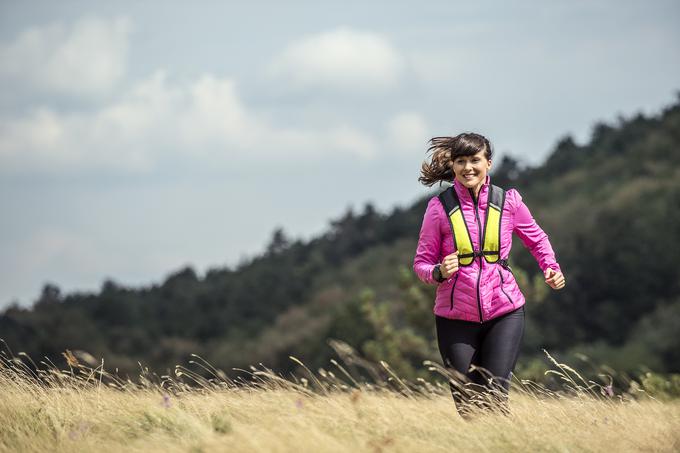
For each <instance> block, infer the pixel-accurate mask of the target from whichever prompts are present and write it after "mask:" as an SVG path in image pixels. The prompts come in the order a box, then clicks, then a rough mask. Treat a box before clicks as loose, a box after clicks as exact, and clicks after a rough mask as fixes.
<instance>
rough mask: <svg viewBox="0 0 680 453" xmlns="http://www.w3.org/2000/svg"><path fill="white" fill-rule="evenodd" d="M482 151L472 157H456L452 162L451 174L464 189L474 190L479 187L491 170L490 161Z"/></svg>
mask: <svg viewBox="0 0 680 453" xmlns="http://www.w3.org/2000/svg"><path fill="white" fill-rule="evenodd" d="M484 154H485V152H484V151H483V150H482V151H480V152H478V153H477V154H474V155H472V156H458V157H456V158H455V159H454V160H453V164H452V167H453V173H454V174H455V175H456V179H457V180H458V181H459V182H460V183H461V184H462V185H464V186H465V187H467V188H469V189H474V188H477V187H481V185H482V184H484V181H486V174H487V173H488V172H489V169H490V168H491V161H490V160H488V159H487V158H486V156H485V155H484Z"/></svg>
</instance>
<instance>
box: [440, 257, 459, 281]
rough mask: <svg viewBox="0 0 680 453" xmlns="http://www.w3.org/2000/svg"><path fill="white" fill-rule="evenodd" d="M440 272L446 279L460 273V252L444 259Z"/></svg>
mask: <svg viewBox="0 0 680 453" xmlns="http://www.w3.org/2000/svg"><path fill="white" fill-rule="evenodd" d="M439 271H440V272H441V273H442V277H444V278H449V277H450V276H451V275H453V274H454V273H456V272H458V250H456V251H455V252H453V253H452V254H450V255H446V256H445V257H444V261H442V264H441V266H440V267H439Z"/></svg>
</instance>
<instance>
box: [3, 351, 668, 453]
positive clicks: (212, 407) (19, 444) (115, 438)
mask: <svg viewBox="0 0 680 453" xmlns="http://www.w3.org/2000/svg"><path fill="white" fill-rule="evenodd" d="M66 357H67V359H68V361H69V364H70V367H69V369H66V370H60V369H57V368H56V367H54V366H46V367H45V366H44V367H35V368H31V367H29V366H28V365H27V364H28V363H29V362H30V359H29V358H27V357H22V356H21V354H19V356H18V357H14V356H9V355H7V354H3V357H2V360H1V361H0V450H1V451H8V452H22V451H34V452H44V451H57V452H61V451H64V452H66V451H69V452H71V451H87V452H94V451H96V452H113V451H116V452H117V451H130V452H144V453H149V452H154V451H159V452H161V451H163V452H175V451H177V452H180V451H181V452H210V451H229V452H288V451H296V452H298V451H302V452H346V451H352V452H354V451H360V452H362V451H365V452H429V451H432V452H456V451H461V452H467V451H475V452H501V451H502V452H506V451H510V452H512V451H518V452H519V451H521V452H526V451H531V452H542V451H545V452H599V451H607V452H609V451H615V452H628V451H650V452H651V451H680V429H679V427H680V401H677V400H671V401H659V400H657V399H655V398H653V397H651V396H648V395H644V394H643V393H644V392H641V394H640V395H637V396H631V395H630V394H628V393H626V394H615V393H609V392H607V391H602V388H601V386H599V387H598V386H597V385H593V384H594V383H592V382H585V381H583V382H579V380H578V379H579V375H578V373H577V372H576V371H575V370H572V369H570V368H569V367H567V366H565V365H562V364H558V363H556V367H557V369H556V370H555V374H556V375H559V376H560V378H561V379H562V380H563V381H564V384H565V390H564V391H556V392H555V391H549V390H547V389H546V388H545V387H542V386H540V385H538V384H535V383H532V382H530V381H519V380H517V382H515V381H513V387H512V390H511V392H510V401H509V404H510V409H511V414H510V415H507V416H506V415H502V414H498V413H488V412H480V413H478V414H476V416H475V417H474V418H472V419H463V418H461V417H460V416H459V415H458V414H457V412H456V410H455V407H454V404H453V401H452V399H451V395H450V392H449V387H448V384H446V381H445V380H443V381H438V382H435V381H436V379H435V380H433V381H432V382H428V381H424V380H420V381H418V382H415V383H411V382H405V381H403V380H401V379H399V378H398V377H397V376H394V375H392V376H391V377H390V378H388V379H386V380H385V381H384V382H378V383H367V382H357V381H356V380H355V379H354V377H353V376H352V374H351V373H349V372H348V371H347V369H346V368H345V367H343V366H342V365H340V364H338V363H336V362H334V363H333V365H334V367H335V369H334V371H327V370H319V371H318V372H316V373H313V372H311V370H308V369H306V368H305V367H304V365H302V364H300V365H301V370H302V371H303V372H304V373H305V377H296V376H293V378H288V379H284V378H283V377H282V376H280V375H276V374H274V373H273V372H271V370H268V369H266V368H265V367H263V366H261V367H260V368H255V367H252V368H251V371H250V379H249V380H243V381H242V382H235V381H233V380H231V379H230V378H228V377H227V376H225V375H224V374H223V373H222V372H220V371H219V370H215V369H212V368H211V367H210V364H208V363H206V362H202V361H201V360H200V359H199V358H196V360H195V361H194V365H195V366H196V368H198V369H201V370H203V371H204V372H205V373H202V375H199V374H197V373H196V371H191V370H189V369H187V368H184V367H180V366H178V367H177V369H176V371H175V375H174V376H161V377H157V379H154V378H153V377H152V376H151V375H148V374H147V373H144V372H142V373H141V374H140V377H139V380H138V382H134V383H133V382H131V381H130V380H127V381H123V380H121V379H119V378H117V377H115V376H113V375H111V374H110V373H107V372H106V371H104V370H103V368H102V367H94V368H93V367H90V366H87V365H85V364H83V363H82V361H79V360H78V358H77V357H76V356H75V355H73V354H71V353H68V354H66ZM293 360H295V359H294V358H293ZM382 366H383V367H384V369H385V370H388V372H389V366H388V365H387V364H382ZM428 366H430V369H431V370H433V373H434V374H437V373H440V374H441V375H443V374H444V373H445V371H444V370H442V369H441V368H439V367H438V366H437V365H436V364H433V363H429V364H428ZM36 369H37V370H36ZM142 371H144V370H142ZM206 375H209V376H211V377H208V378H206V377H205V376H206Z"/></svg>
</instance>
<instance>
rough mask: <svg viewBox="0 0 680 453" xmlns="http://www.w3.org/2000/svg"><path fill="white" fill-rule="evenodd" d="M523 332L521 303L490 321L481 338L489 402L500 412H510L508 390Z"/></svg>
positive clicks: (482, 361)
mask: <svg viewBox="0 0 680 453" xmlns="http://www.w3.org/2000/svg"><path fill="white" fill-rule="evenodd" d="M523 335H524V306H522V307H520V308H519V309H517V310H515V311H513V312H511V313H508V314H506V315H503V316H501V317H500V318H497V319H495V320H492V321H491V322H490V323H489V325H488V326H487V329H485V332H484V335H482V340H481V360H480V365H479V366H481V367H482V368H483V370H481V371H482V374H484V376H485V379H484V382H485V386H486V388H487V390H488V391H489V392H490V395H489V396H490V398H491V401H493V402H495V403H497V404H498V405H497V406H495V405H494V406H492V407H493V408H498V409H500V410H501V412H502V413H505V414H509V410H508V393H509V391H510V379H511V374H512V370H513V369H514V368H515V364H516V363H517V357H518V355H519V348H520V345H521V342H522V337H523Z"/></svg>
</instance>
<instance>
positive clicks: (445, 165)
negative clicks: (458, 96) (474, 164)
mask: <svg viewBox="0 0 680 453" xmlns="http://www.w3.org/2000/svg"><path fill="white" fill-rule="evenodd" d="M429 143H430V147H429V148H428V149H427V151H428V152H432V158H431V160H430V162H427V161H425V162H423V164H422V166H421V169H420V177H418V182H421V183H423V184H424V185H426V186H432V185H433V184H435V183H436V182H438V181H453V178H454V174H453V170H452V164H453V161H454V159H455V158H456V157H458V156H473V155H475V154H477V153H478V152H480V151H484V156H485V157H486V158H487V159H488V160H491V156H492V154H493V150H492V149H491V143H489V140H487V138H486V137H484V136H483V135H480V134H475V133H474V132H463V133H462V134H458V135H456V136H455V137H433V138H431V139H430V141H429Z"/></svg>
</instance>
